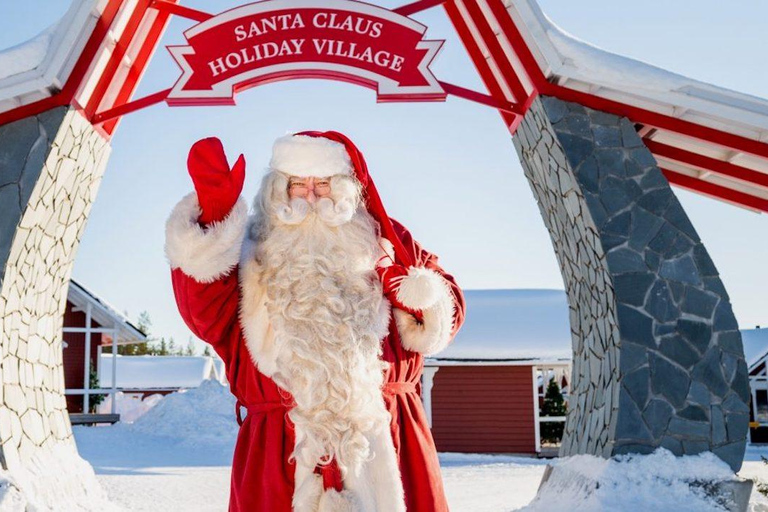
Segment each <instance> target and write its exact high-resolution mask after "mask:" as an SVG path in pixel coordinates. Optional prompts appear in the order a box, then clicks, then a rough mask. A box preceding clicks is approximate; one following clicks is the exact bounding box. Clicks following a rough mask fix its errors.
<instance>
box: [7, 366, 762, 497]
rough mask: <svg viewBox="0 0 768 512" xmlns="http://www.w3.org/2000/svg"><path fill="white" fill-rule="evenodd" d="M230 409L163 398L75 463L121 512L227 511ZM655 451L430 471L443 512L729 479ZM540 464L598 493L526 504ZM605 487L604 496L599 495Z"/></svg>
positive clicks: (213, 402)
mask: <svg viewBox="0 0 768 512" xmlns="http://www.w3.org/2000/svg"><path fill="white" fill-rule="evenodd" d="M233 412H234V399H233V398H232V397H231V394H230V393H229V390H228V388H226V387H225V386H222V385H221V384H219V383H218V382H215V381H208V382H206V383H204V385H203V386H201V387H200V388H198V389H193V390H189V391H187V392H185V393H174V394H171V395H169V396H168V397H166V398H164V399H163V400H161V401H160V402H159V403H158V404H157V406H156V407H153V408H152V409H150V410H149V412H147V413H146V414H145V415H144V416H143V417H142V418H140V419H139V420H137V421H136V422H135V423H133V424H130V423H119V424H117V425H114V426H109V427H75V428H74V429H73V430H74V433H75V438H76V440H77V445H78V448H79V450H80V454H81V456H82V457H83V458H84V459H86V460H87V461H89V462H90V463H91V464H92V465H93V468H94V470H95V472H96V476H97V478H98V480H99V482H100V483H101V485H102V487H103V488H104V490H105V491H106V493H107V495H108V496H109V498H110V499H111V500H112V501H113V502H114V503H115V504H116V505H118V506H120V507H122V508H123V509H124V510H129V511H136V512H144V511H153V512H154V511H157V510H163V511H164V512H174V511H185V512H220V511H222V510H226V509H227V502H228V498H229V477H230V463H231V459H232V451H233V449H234V442H235V436H236V434H237V423H236V422H235V419H234V413H233ZM665 452H666V451H659V452H657V454H655V455H653V456H650V457H638V458H636V460H633V458H632V457H627V458H626V459H625V460H624V461H623V462H616V461H606V460H603V459H599V458H596V457H590V456H576V457H569V458H567V459H559V460H558V459H555V460H550V461H547V460H541V459H535V458H527V457H513V456H496V455H465V454H454V453H443V454H440V466H441V468H442V475H443V481H444V482H445V489H446V494H447V496H448V502H449V505H450V507H451V510H452V511H453V512H464V511H466V512H496V511H514V510H520V511H523V510H524V511H525V512H538V511H541V510H547V511H560V510H569V511H570V510H574V511H576V510H579V511H595V512H598V511H600V512H603V511H609V510H610V511H613V510H641V509H643V507H640V506H639V505H638V504H639V503H640V501H641V499H642V503H643V505H647V504H648V500H649V499H652V500H655V503H654V507H652V508H653V510H656V511H662V512H663V511H667V510H670V511H671V510H675V511H676V512H677V511H686V510H690V511H694V510H695V511H696V512H706V511H707V510H708V509H707V508H706V506H705V505H704V504H703V502H702V501H701V498H700V497H699V496H698V495H697V494H696V493H695V492H692V491H691V490H690V488H689V487H688V485H687V483H686V481H688V480H691V479H693V478H709V479H725V478H730V472H729V470H728V468H727V466H726V465H725V464H724V463H722V462H720V461H719V459H716V458H714V456H712V455H711V454H704V455H700V456H696V457H684V458H674V457H672V456H671V454H669V453H668V452H666V453H665ZM761 455H762V456H766V457H768V447H763V448H758V447H750V448H749V449H748V450H747V455H746V457H745V462H744V468H743V469H742V471H741V472H740V476H742V477H749V478H760V479H761V480H763V481H765V482H768V465H767V464H764V463H763V462H762V460H761ZM548 462H550V463H551V462H554V463H556V464H560V465H563V466H565V467H567V468H568V469H571V470H572V473H574V474H578V475H581V476H583V477H588V478H591V479H593V480H595V479H597V480H599V481H600V482H601V487H600V489H602V491H603V492H600V491H598V492H597V493H595V494H593V495H592V496H591V497H589V498H588V497H585V496H584V495H583V494H579V488H578V487H576V486H572V487H570V488H569V487H568V486H562V487H560V488H559V489H558V491H560V492H558V493H550V494H549V495H544V496H540V497H539V498H538V499H536V500H534V498H535V497H536V491H537V489H538V486H539V482H540V481H541V477H542V475H543V473H544V469H545V467H546V465H547V463H548ZM630 471H631V478H630V477H629V475H630ZM609 489H612V490H613V491H614V492H611V493H607V492H605V491H606V490H609ZM529 504H530V506H528V505H529ZM526 506H527V508H526ZM0 508H2V507H0ZM646 509H647V508H646ZM709 510H718V509H714V508H710V509H709ZM750 511H751V512H768V499H766V498H765V497H763V496H762V495H760V494H759V493H758V492H756V491H753V494H752V502H751V506H750Z"/></svg>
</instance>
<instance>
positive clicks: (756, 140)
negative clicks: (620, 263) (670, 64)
mask: <svg viewBox="0 0 768 512" xmlns="http://www.w3.org/2000/svg"><path fill="white" fill-rule="evenodd" d="M479 3H480V4H481V5H482V4H485V2H484V1H481V2H479ZM504 5H505V6H506V7H507V12H508V14H509V16H510V17H511V19H512V21H513V23H514V26H515V27H516V29H517V30H519V34H520V36H521V37H522V40H523V41H524V46H525V47H527V50H528V51H529V52H530V54H526V55H531V56H532V57H533V59H534V61H535V63H528V61H529V59H528V58H527V57H526V56H525V55H523V53H524V49H523V48H521V46H520V45H519V44H517V43H516V42H515V41H514V38H512V37H510V35H508V34H507V33H506V30H505V29H504V27H503V26H493V28H494V32H495V33H496V34H497V38H498V39H499V43H500V45H501V46H502V48H503V50H504V53H505V54H506V55H507V58H509V60H510V62H511V63H512V66H513V68H514V70H515V73H516V74H517V75H518V78H519V79H520V82H521V84H522V87H523V89H524V92H525V94H527V95H530V94H533V93H535V91H536V90H537V89H538V90H539V92H541V93H542V94H553V95H556V96H559V97H575V99H572V101H581V100H584V98H585V97H588V98H598V99H601V100H607V101H609V102H614V103H611V104H610V105H609V104H608V103H606V102H603V103H602V104H601V106H602V107H604V108H599V109H601V110H603V109H605V110H609V111H612V112H614V113H617V114H620V115H626V116H627V117H629V118H630V120H632V121H633V122H635V123H637V124H638V125H639V126H640V125H641V126H640V134H641V136H643V137H644V139H645V141H646V143H648V145H649V148H650V149H651V151H652V152H653V153H654V156H655V157H656V159H657V161H658V162H659V166H660V167H661V168H662V169H663V170H664V171H665V175H667V177H668V178H669V180H670V182H672V183H674V184H676V185H678V186H682V187H684V188H689V189H691V190H694V191H696V192H698V193H702V194H705V195H710V196H713V197H716V198H717V199H720V200H723V201H726V202H731V203H734V204H737V205H739V206H742V207H746V208H748V209H752V210H754V211H768V100H766V99H765V98H759V97H756V96H752V95H749V94H744V93H740V92H736V91H732V90H729V89H726V88H723V87H718V86H715V85H712V84H709V83H705V82H702V81H699V80H694V79H692V78H688V77H685V76H683V75H680V74H677V73H673V72H671V71H667V70H664V69H662V68H659V67H657V66H653V65H651V64H648V63H645V62H642V61H639V60H635V59H631V58H628V57H624V56H621V55H617V54H615V53H612V52H609V51H606V50H604V49H601V48H598V47H596V46H594V45H591V44H589V43H587V42H585V41H582V40H580V39H578V38H577V37H575V36H573V35H571V34H569V33H567V32H566V31H564V30H563V29H561V28H560V27H558V26H557V25H556V24H555V23H554V22H553V21H552V20H550V19H549V18H548V17H547V16H546V15H545V14H544V13H543V12H542V10H541V8H540V7H539V5H538V3H537V2H536V1H535V0H504ZM483 7H485V6H483ZM484 10H485V11H486V14H487V15H490V12H489V9H488V8H486V9H484ZM491 10H492V9H491ZM460 12H462V13H463V11H461V9H460ZM462 15H463V17H464V18H465V20H466V21H467V23H469V24H472V23H473V22H472V21H471V19H470V18H471V17H470V16H468V15H466V14H462ZM489 19H490V18H489ZM491 24H492V25H494V24H496V25H498V24H501V25H503V22H500V21H498V20H493V21H491ZM491 53H493V52H491ZM494 58H495V57H494V56H493V55H489V59H491V60H493V59H494ZM536 66H537V67H538V69H535V67H536ZM495 74H496V75H497V80H498V81H499V82H500V83H501V82H503V80H501V79H499V77H498V75H499V73H498V72H495ZM539 74H543V78H544V83H539V79H538V76H539ZM534 75H535V76H534ZM502 89H504V87H502ZM542 89H544V90H542ZM563 91H565V92H566V94H563ZM573 91H576V92H577V93H578V94H581V96H578V94H576V95H574V94H573ZM505 95H506V97H507V99H508V100H510V101H512V102H514V103H517V104H523V103H524V101H525V100H526V99H527V98H516V97H514V94H512V93H511V91H509V89H508V88H507V90H506V91H505ZM585 95H588V96H585ZM625 106H626V107H625ZM632 109H635V110H632ZM637 109H642V110H643V111H644V112H645V113H643V114H642V115H641V114H640V113H639V111H638V110H637ZM648 113H650V114H662V115H663V116H665V117H663V118H662V117H661V116H653V115H648ZM687 123H690V124H687ZM709 129H714V130H718V131H720V132H722V133H713V132H711V130H710V131H709V132H707V130H709ZM705 132H706V133H705ZM734 135H735V136H737V137H740V138H743V140H738V141H737V140H734V138H733V137H732V136H734ZM736 148H738V149H736ZM681 150H682V151H684V152H689V153H692V154H693V155H691V154H683V153H681ZM701 157H704V158H701ZM707 159H712V160H714V161H712V160H707ZM723 188H724V189H725V190H723ZM741 194H745V195H746V196H747V197H745V196H742V195H741Z"/></svg>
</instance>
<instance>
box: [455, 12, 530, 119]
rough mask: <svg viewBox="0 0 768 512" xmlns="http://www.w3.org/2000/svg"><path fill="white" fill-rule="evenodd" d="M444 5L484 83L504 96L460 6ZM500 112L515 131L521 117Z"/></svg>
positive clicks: (491, 90) (496, 94) (496, 96)
mask: <svg viewBox="0 0 768 512" xmlns="http://www.w3.org/2000/svg"><path fill="white" fill-rule="evenodd" d="M443 7H444V8H445V12H446V14H447V15H448V18H449V19H450V20H451V23H452V24H453V28H454V29H456V32H457V33H458V35H459V39H461V42H462V43H463V44H464V47H465V48H466V50H467V53H469V57H470V59H471V60H472V62H473V63H474V65H475V68H476V69H477V72H478V73H479V74H480V78H482V80H483V83H485V86H486V87H487V88H488V92H490V95H491V96H492V97H494V98H504V92H503V91H502V90H501V87H500V86H499V83H498V82H497V81H496V77H495V76H494V75H493V72H492V71H491V68H490V67H489V66H488V62H487V61H486V60H485V57H484V56H483V53H482V52H481V51H480V47H479V46H478V45H477V42H476V41H475V39H474V37H472V32H471V31H470V30H469V27H468V26H467V24H466V22H465V20H464V18H463V17H462V16H461V13H460V12H459V10H458V7H456V3H455V2H454V1H453V0H451V1H448V2H445V3H443ZM499 114H500V115H501V118H502V120H503V121H504V124H505V125H506V126H507V127H508V128H509V129H510V131H512V132H513V133H514V128H515V127H516V126H517V124H519V122H520V119H521V117H520V116H515V115H514V114H510V113H507V112H504V111H501V110H499Z"/></svg>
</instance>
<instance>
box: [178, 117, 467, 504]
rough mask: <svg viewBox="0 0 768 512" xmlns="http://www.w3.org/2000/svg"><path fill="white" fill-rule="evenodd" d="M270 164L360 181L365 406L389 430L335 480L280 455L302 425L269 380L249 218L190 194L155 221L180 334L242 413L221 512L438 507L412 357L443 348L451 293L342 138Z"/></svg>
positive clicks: (270, 352) (292, 150)
mask: <svg viewBox="0 0 768 512" xmlns="http://www.w3.org/2000/svg"><path fill="white" fill-rule="evenodd" d="M298 142H301V144H300V145H298V144H297V143H298ZM240 163H242V162H238V164H240ZM271 167H273V168H277V169H280V170H281V171H282V172H285V173H287V174H291V175H294V174H301V173H302V172H307V169H308V168H310V167H311V168H313V169H314V171H312V172H314V173H315V174H311V175H318V176H328V175H331V174H335V173H337V172H339V168H344V167H348V169H347V172H350V173H353V175H354V176H356V178H357V179H358V180H359V181H360V183H361V184H362V185H363V191H364V194H363V199H364V201H365V205H366V207H367V209H368V211H369V213H371V215H372V216H373V217H374V218H375V220H376V221H377V222H378V223H379V225H380V227H381V236H382V238H381V240H380V247H381V250H380V258H379V259H378V262H377V264H376V265H377V267H378V268H377V271H378V273H379V275H380V276H381V278H382V279H383V280H384V287H383V291H384V292H385V293H387V297H388V298H389V299H390V300H387V301H385V302H386V306H387V307H386V308H383V309H382V310H381V311H380V312H378V313H376V315H377V316H378V322H380V326H378V327H376V329H379V330H380V339H381V344H382V347H381V352H380V354H381V360H383V361H384V363H385V364H384V365H383V366H384V368H385V369H384V372H383V381H382V382H381V387H380V388H379V390H378V391H377V393H379V395H378V396H381V397H382V400H381V401H380V403H375V404H372V405H371V407H373V408H376V409H377V410H378V408H382V409H384V410H385V411H386V412H387V413H388V416H389V425H388V426H389V428H388V429H386V428H385V429H384V431H383V432H378V433H377V432H372V433H371V434H370V435H369V436H368V440H369V441H370V450H371V455H372V456H371V457H370V460H368V461H367V462H366V463H365V464H364V467H363V468H362V469H361V470H360V471H359V472H358V473H357V474H356V475H351V474H347V475H346V476H345V477H344V478H341V477H340V475H339V472H338V470H335V471H334V470H333V468H334V466H333V465H329V466H317V467H310V466H308V465H307V464H306V463H303V462H302V461H300V460H298V459H294V458H292V457H291V455H292V453H293V451H294V448H295V443H296V440H297V438H301V437H302V432H300V431H297V425H294V424H293V422H292V421H291V420H290V418H289V416H288V413H289V411H291V408H292V407H293V406H294V405H295V404H294V401H293V398H292V396H291V393H290V392H289V391H287V390H286V389H283V388H281V387H280V386H278V385H277V384H276V382H275V380H274V379H273V378H272V377H271V376H272V375H273V373H274V372H275V371H276V365H277V364H278V363H277V361H278V359H279V357H280V356H279V352H280V350H282V349H281V347H279V346H277V344H276V343H275V339H276V336H275V333H274V325H273V324H272V323H271V322H270V316H269V311H268V308H267V303H268V302H269V300H270V299H269V297H268V296H267V293H266V291H265V289H264V286H263V284H262V283H261V282H260V279H259V263H258V262H257V261H256V259H255V258H254V240H252V238H253V237H252V235H251V234H250V233H251V231H250V230H249V225H250V223H251V222H252V221H253V219H252V216H251V217H249V215H248V208H247V206H246V203H245V201H243V199H242V198H240V199H238V200H237V202H236V204H235V205H234V207H232V208H231V210H230V211H228V213H227V214H226V217H225V218H223V219H221V220H219V221H217V222H212V223H209V224H203V223H201V222H200V220H201V206H200V203H201V201H200V200H199V198H198V194H196V193H192V194H190V195H188V196H186V197H185V198H184V199H182V201H181V202H180V203H179V204H178V205H177V206H176V207H175V209H174V210H173V212H172V214H171V216H170V218H169V219H168V222H167V225H166V255H167V257H168V260H169V262H170V264H171V268H172V270H171V274H172V281H173V289H174V293H175V297H176V301H177V304H178V308H179V311H180V313H181V315H182V317H183V319H184V321H185V322H186V324H187V325H188V326H189V327H190V329H191V330H192V331H193V332H194V333H195V335H196V336H198V337H199V338H200V339H202V340H205V341H206V342H208V343H210V344H211V345H212V346H213V348H214V349H215V350H216V352H217V353H218V354H219V355H220V356H221V358H222V359H223V360H224V362H225V365H226V369H227V377H228V380H229V382H230V389H231V392H232V393H233V394H234V395H235V397H236V398H237V400H238V404H239V406H241V407H239V409H238V411H237V413H238V418H241V417H242V415H244V416H245V419H244V420H242V424H241V427H240V432H239V434H238V438H237V444H236V446H235V452H234V458H233V463H232V479H231V493H230V505H229V510H230V512H255V511H264V512H267V511H268V512H282V511H286V512H287V511H290V510H296V511H301V510H307V511H315V510H334V511H338V510H364V511H381V512H394V511H399V510H406V509H407V510H409V511H418V512H428V511H444V510H448V506H447V502H446V498H445V494H444V490H443V484H442V480H441V476H440V467H439V463H438V458H437V453H436V450H435V445H434V441H433V439H432V435H431V432H430V429H429V425H428V423H427V418H426V415H425V412H424V408H423V405H422V402H421V398H420V391H421V390H420V378H421V375H422V371H423V358H424V356H425V355H431V354H434V353H437V352H439V351H440V350H441V349H443V348H444V347H445V346H446V345H447V344H448V343H449V342H450V341H451V340H452V338H453V336H454V335H455V333H456V331H457V330H458V329H459V327H460V326H461V324H462V322H463V318H464V311H465V310H464V301H463V296H462V292H461V290H460V288H459V287H458V285H457V284H456V282H455V280H454V278H453V277H452V276H451V275H449V274H448V273H446V272H445V271H444V270H443V269H442V268H441V267H440V265H439V263H438V259H437V257H436V256H435V255H434V254H431V253H430V252H428V251H426V250H424V249H423V248H422V247H421V246H420V245H419V244H418V243H417V242H416V241H415V240H414V238H413V237H412V236H411V234H410V233H409V232H408V230H407V229H406V228H405V227H404V226H402V225H401V224H399V223H398V222H396V221H393V220H390V219H389V217H387V216H386V212H385V211H384V209H383V207H382V205H381V201H380V199H379V196H378V194H377V193H376V189H375V187H374V186H373V183H372V182H371V180H370V176H369V175H368V171H367V167H366V165H365V161H364V160H363V158H362V155H361V154H360V152H359V151H358V150H357V148H355V147H354V145H352V143H351V142H350V141H349V140H348V139H346V137H344V136H343V135H341V134H338V133H336V132H324V133H317V132H304V134H303V135H294V136H293V137H289V138H283V139H282V140H281V139H279V140H278V142H277V143H276V145H275V148H274V150H273V159H272V162H271ZM241 172H242V169H241ZM390 270H391V273H393V274H396V275H395V276H394V278H393V277H392V276H388V274H389V273H390ZM390 302H392V307H390V306H389V304H390ZM377 332H379V331H377ZM240 408H241V409H242V411H241V410H240ZM241 413H244V414H242V415H241Z"/></svg>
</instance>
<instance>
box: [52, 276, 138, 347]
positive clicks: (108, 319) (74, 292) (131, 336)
mask: <svg viewBox="0 0 768 512" xmlns="http://www.w3.org/2000/svg"><path fill="white" fill-rule="evenodd" d="M67 300H68V301H69V302H71V303H72V304H73V305H75V306H76V307H78V308H81V309H82V310H85V308H86V307H87V305H88V304H91V316H92V318H93V320H95V321H96V323H98V324H99V325H101V326H102V327H116V328H117V329H118V333H119V334H118V340H117V342H118V344H120V345H123V344H130V343H142V342H145V341H147V337H146V336H145V335H144V333H142V332H141V331H140V330H139V328H138V327H136V326H135V325H134V324H133V322H131V321H130V320H129V319H128V317H126V316H125V315H124V314H122V313H120V311H118V310H117V308H115V307H113V306H112V305H110V304H109V303H108V302H107V301H106V300H104V299H103V298H101V297H99V296H98V295H96V294H95V293H93V292H92V291H91V290H89V289H88V288H86V287H85V286H83V285H82V284H80V283H78V282H77V281H75V280H74V279H72V280H70V281H69V290H68V292H67Z"/></svg>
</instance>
